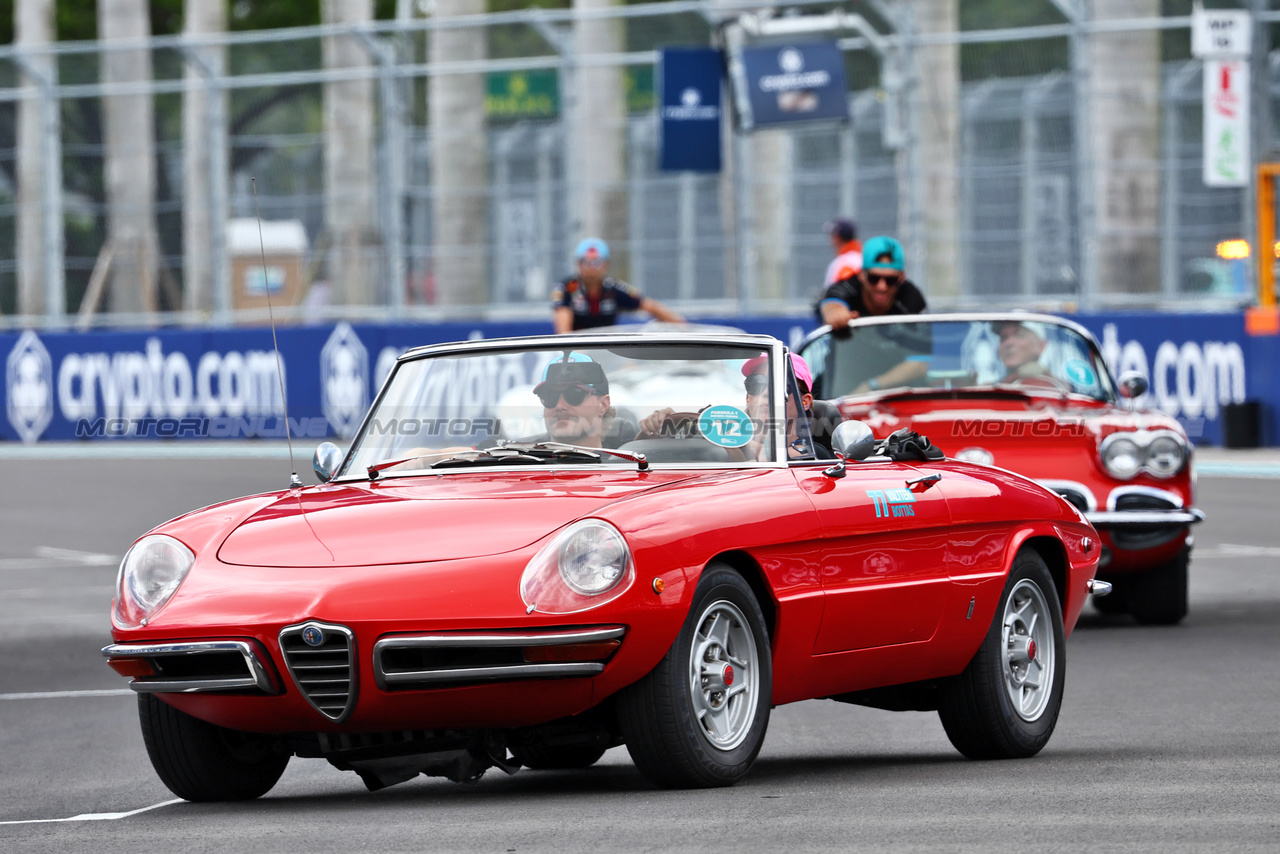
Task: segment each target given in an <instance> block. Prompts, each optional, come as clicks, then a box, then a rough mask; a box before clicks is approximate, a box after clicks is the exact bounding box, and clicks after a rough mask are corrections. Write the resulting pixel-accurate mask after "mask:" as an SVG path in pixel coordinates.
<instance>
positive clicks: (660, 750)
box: [618, 564, 773, 789]
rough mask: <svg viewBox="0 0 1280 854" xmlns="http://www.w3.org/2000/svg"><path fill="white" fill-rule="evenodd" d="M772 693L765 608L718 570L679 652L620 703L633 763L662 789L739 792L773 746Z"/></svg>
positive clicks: (708, 579) (735, 578)
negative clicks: (736, 787)
mask: <svg viewBox="0 0 1280 854" xmlns="http://www.w3.org/2000/svg"><path fill="white" fill-rule="evenodd" d="M772 693H773V676H772V662H771V656H770V650H769V635H768V630H767V629H766V627H765V621H764V614H763V612H762V611H761V610H760V605H759V603H758V602H757V601H756V598H755V595H754V594H753V593H752V591H751V587H750V586H749V585H748V584H747V582H746V581H744V580H743V578H742V576H740V575H738V573H736V572H734V571H733V570H732V569H730V568H728V567H727V566H724V565H719V564H712V565H711V566H709V567H707V570H706V571H705V572H704V573H703V574H702V578H701V579H700V580H699V582H698V589H697V591H696V592H695V593H694V596H693V605H692V607H691V608H690V610H689V615H688V617H687V618H686V619H685V623H684V626H683V628H681V630H680V634H679V635H678V636H677V637H676V641H675V643H674V644H672V646H671V649H670V650H668V651H667V654H666V656H665V657H664V658H663V659H662V661H660V662H659V663H658V665H657V667H655V668H654V669H653V670H652V671H650V673H649V674H648V675H647V676H645V677H644V678H643V679H641V680H640V681H639V682H637V683H636V684H634V685H632V686H631V687H629V688H627V689H626V690H624V691H623V692H622V693H621V695H620V696H619V698H618V720H619V723H620V725H621V727H622V734H623V738H624V739H625V740H626V743H627V751H628V752H629V753H630V754H631V758H632V760H633V761H634V762H635V763H636V767H638V768H639V769H640V772H641V773H642V774H644V775H645V777H647V778H648V779H649V780H650V781H651V782H653V783H654V784H655V785H658V786H662V787H663V788H670V789H676V788H709V787H712V786H731V785H733V784H734V783H736V782H738V780H740V779H742V777H744V776H745V775H746V773H747V771H748V770H749V769H750V768H751V765H752V764H753V763H754V762H755V759H756V756H757V754H759V752H760V747H761V745H762V744H764V734H765V730H766V729H767V727H768V725H769V708H770V700H771V696H772Z"/></svg>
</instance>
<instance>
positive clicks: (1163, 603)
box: [1129, 549, 1191, 626]
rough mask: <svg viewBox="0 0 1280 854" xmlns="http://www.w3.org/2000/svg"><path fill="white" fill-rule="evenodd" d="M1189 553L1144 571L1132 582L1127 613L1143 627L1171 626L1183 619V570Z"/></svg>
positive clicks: (1185, 567) (1189, 555) (1186, 581)
mask: <svg viewBox="0 0 1280 854" xmlns="http://www.w3.org/2000/svg"><path fill="white" fill-rule="evenodd" d="M1190 563H1191V550H1190V549H1184V550H1183V551H1182V552H1181V553H1179V555H1178V556H1177V557H1175V558H1174V559H1173V560H1171V561H1169V562H1167V563H1163V564H1161V565H1160V566H1157V567H1154V568H1152V569H1148V570H1147V571H1146V572H1144V573H1142V574H1141V575H1139V576H1138V577H1137V578H1135V579H1134V580H1133V590H1132V592H1131V593H1130V596H1129V613H1131V614H1133V616H1134V619H1136V620H1137V621H1138V622H1139V623H1141V624H1143V625H1144V626H1172V625H1175V624H1176V623H1180V622H1182V618H1183V617H1185V616H1187V585H1188V582H1189V578H1188V572H1187V569H1188V567H1189V565H1190Z"/></svg>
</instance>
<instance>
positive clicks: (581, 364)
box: [533, 353, 635, 448]
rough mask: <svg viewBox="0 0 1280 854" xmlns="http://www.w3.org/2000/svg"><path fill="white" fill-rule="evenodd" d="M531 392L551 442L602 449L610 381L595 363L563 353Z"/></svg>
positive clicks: (608, 408) (608, 407)
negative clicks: (538, 403)
mask: <svg viewBox="0 0 1280 854" xmlns="http://www.w3.org/2000/svg"><path fill="white" fill-rule="evenodd" d="M533 393H534V394H536V395H537V396H538V400H539V401H541V402H542V418H543V421H544V422H545V423H546V425H547V435H548V436H549V437H550V438H551V441H553V442H564V443H566V444H569V445H581V446H583V447H586V448H602V447H605V445H604V435H605V432H606V430H607V428H608V426H609V422H610V421H612V420H613V419H612V415H613V413H612V411H611V404H610V402H609V378H608V377H606V376H605V374H604V368H602V367H600V365H599V364H598V363H596V362H593V361H591V360H590V359H588V358H587V357H585V356H583V355H581V354H579V353H566V354H565V356H564V358H563V359H562V360H560V361H557V362H552V363H551V364H550V365H547V370H546V371H545V372H544V373H543V375H542V382H540V383H538V385H536V386H534V389H533ZM634 435H635V432H634V430H633V431H631V436H632V437H634Z"/></svg>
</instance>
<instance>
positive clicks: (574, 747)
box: [511, 744, 605, 771]
mask: <svg viewBox="0 0 1280 854" xmlns="http://www.w3.org/2000/svg"><path fill="white" fill-rule="evenodd" d="M604 751H605V748H604V747H601V746H599V745H595V744H568V745H558V744H557V745H549V744H536V745H521V746H520V747H513V748H511V755H512V756H514V757H515V758H516V759H518V760H519V761H520V764H521V765H524V766H525V767H526V768H532V769H533V770H534V771H563V770H568V769H571V768H590V767H591V766H592V765H595V764H596V763H597V762H599V761H600V757H601V756H604Z"/></svg>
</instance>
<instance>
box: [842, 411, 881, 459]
mask: <svg viewBox="0 0 1280 854" xmlns="http://www.w3.org/2000/svg"><path fill="white" fill-rule="evenodd" d="M831 449H832V450H833V451H835V452H836V453H837V454H841V455H842V456H844V458H845V459H847V460H855V461H861V460H865V459H866V458H867V457H869V456H871V455H872V454H873V453H874V452H875V449H876V437H875V434H873V433H872V432H871V428H870V427H868V426H867V425H866V424H864V423H862V422H861V421H845V422H843V423H842V424H840V425H838V426H837V427H836V429H835V431H834V432H832V434H831Z"/></svg>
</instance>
